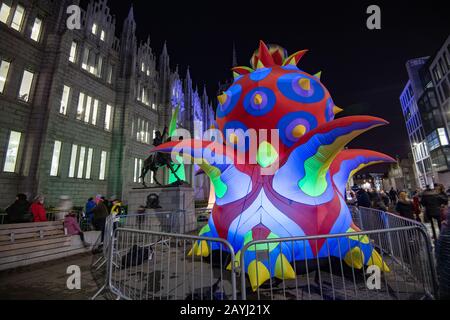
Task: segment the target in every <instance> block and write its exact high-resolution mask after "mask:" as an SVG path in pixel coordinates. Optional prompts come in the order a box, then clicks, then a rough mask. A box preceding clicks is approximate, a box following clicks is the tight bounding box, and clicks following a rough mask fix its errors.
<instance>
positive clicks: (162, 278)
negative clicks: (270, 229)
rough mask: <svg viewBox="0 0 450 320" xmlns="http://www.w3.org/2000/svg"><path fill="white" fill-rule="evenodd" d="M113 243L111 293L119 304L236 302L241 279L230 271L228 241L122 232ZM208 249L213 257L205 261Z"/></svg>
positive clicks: (117, 233)
mask: <svg viewBox="0 0 450 320" xmlns="http://www.w3.org/2000/svg"><path fill="white" fill-rule="evenodd" d="M197 241H198V243H199V244H198V246H196V247H195V248H194V250H193V251H194V252H193V254H191V255H190V256H189V255H188V252H189V251H190V250H191V248H193V247H194V243H196V242H197ZM113 242H114V243H113V245H112V247H111V248H112V250H111V251H110V257H109V264H108V266H109V271H108V289H109V290H111V292H112V293H113V294H115V295H117V297H118V298H120V299H125V300H130V299H133V300H172V299H174V300H185V299H187V300H227V299H233V300H235V299H236V274H235V272H233V271H231V272H230V271H227V270H226V266H227V264H228V263H229V262H231V261H235V256H234V252H233V248H232V247H231V245H230V244H229V243H228V242H227V241H226V240H223V239H216V238H208V237H198V236H191V235H182V234H170V233H165V232H156V231H144V230H135V229H126V228H118V229H116V230H115V234H114V237H113ZM207 246H208V247H209V248H211V247H213V246H214V247H215V249H216V250H215V251H214V254H209V255H208V256H206V254H205V250H207Z"/></svg>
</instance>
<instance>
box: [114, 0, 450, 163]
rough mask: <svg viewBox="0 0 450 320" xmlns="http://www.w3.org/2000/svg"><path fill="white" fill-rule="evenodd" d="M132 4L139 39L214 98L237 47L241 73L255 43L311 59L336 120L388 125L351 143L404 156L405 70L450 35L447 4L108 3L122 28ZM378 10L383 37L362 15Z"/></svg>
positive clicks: (308, 67)
mask: <svg viewBox="0 0 450 320" xmlns="http://www.w3.org/2000/svg"><path fill="white" fill-rule="evenodd" d="M336 2H337V1H336ZM131 3H133V4H134V13H135V19H136V21H137V26H138V27H137V32H138V38H139V39H140V40H145V39H146V38H147V36H148V35H150V38H151V43H152V44H151V45H152V48H153V49H154V51H155V53H156V54H157V55H158V56H159V54H160V52H161V48H162V46H163V43H164V41H165V40H166V41H167V45H168V50H169V55H170V59H171V65H172V66H173V68H174V67H175V66H176V64H178V65H179V66H180V73H181V75H182V76H184V74H185V72H186V67H187V66H188V65H189V66H190V68H191V76H192V78H193V80H194V83H196V84H198V86H199V88H200V89H201V90H203V85H206V87H207V90H208V93H209V94H210V96H211V97H214V96H215V95H216V92H217V84H218V82H219V81H223V80H225V79H227V78H229V77H230V76H231V72H230V67H231V63H232V47H233V42H234V43H235V45H236V50H237V59H238V64H239V65H245V66H249V60H250V57H251V55H252V54H253V51H254V50H255V49H256V48H257V46H258V41H259V40H260V39H261V40H264V41H265V42H266V43H276V44H279V45H281V46H283V47H285V48H286V49H287V50H288V52H289V53H290V54H291V53H293V52H295V51H298V50H302V49H309V50H310V51H309V53H308V54H307V55H306V56H305V57H304V58H303V59H302V61H301V62H300V65H299V66H300V68H301V69H302V70H304V71H306V72H309V73H313V74H314V73H316V72H317V71H320V70H322V71H323V73H322V82H323V83H324V84H325V86H326V87H327V88H328V89H329V91H330V93H331V95H332V96H333V99H334V101H335V103H336V104H337V105H338V106H340V107H342V108H344V110H345V112H344V113H342V114H340V116H348V115H357V114H359V115H373V116H379V117H382V118H384V119H386V120H388V121H389V122H390V125H389V126H387V127H382V128H377V129H374V130H372V131H371V132H369V133H366V134H364V135H363V136H361V137H360V138H358V139H357V140H356V141H355V142H353V143H352V144H351V147H363V148H368V149H374V150H377V151H381V152H385V153H387V154H389V155H391V156H394V157H395V156H396V155H399V156H401V157H405V156H406V155H407V152H408V149H409V142H408V137H407V133H406V127H405V124H404V121H403V115H402V113H401V108H400V104H399V96H400V93H401V91H402V89H403V88H404V86H405V84H406V82H407V73H406V69H405V62H406V61H407V60H408V59H412V58H417V57H423V56H432V55H433V54H434V53H435V52H436V51H437V50H438V49H439V48H440V46H441V44H442V43H443V42H444V41H445V39H446V37H447V36H448V35H449V34H450V11H449V10H448V8H447V7H448V6H446V5H445V2H444V1H442V2H440V1H422V2H418V1H417V2H416V1H408V2H405V1H389V2H387V1H386V2H380V1H377V2H365V1H339V4H336V3H335V2H333V3H332V2H331V1H330V3H328V1H300V0H298V1H295V2H287V1H270V2H267V1H264V2H263V1H261V2H259V4H257V3H258V2H257V1H251V2H250V1H236V2H231V1H185V3H184V4H180V2H179V1H148V0H136V1H125V0H121V1H112V0H109V5H110V7H111V9H112V12H113V13H114V14H115V15H116V18H117V22H118V25H117V27H118V30H121V24H122V21H123V19H124V18H125V17H126V16H127V14H128V11H129V8H130V5H131ZM370 4H377V5H379V6H380V7H381V12H382V30H375V31H372V30H368V29H367V28H366V19H367V17H368V14H366V9H367V7H368V6H369V5H370Z"/></svg>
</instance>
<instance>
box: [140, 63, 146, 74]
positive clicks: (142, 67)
mask: <svg viewBox="0 0 450 320" xmlns="http://www.w3.org/2000/svg"><path fill="white" fill-rule="evenodd" d="M141 71H142V72H145V63H143V62H142V64H141Z"/></svg>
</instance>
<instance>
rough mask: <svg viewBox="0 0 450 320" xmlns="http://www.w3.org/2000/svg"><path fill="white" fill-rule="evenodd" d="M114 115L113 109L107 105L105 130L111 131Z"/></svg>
mask: <svg viewBox="0 0 450 320" xmlns="http://www.w3.org/2000/svg"><path fill="white" fill-rule="evenodd" d="M112 115H113V109H112V107H111V106H110V105H109V104H108V105H106V113H105V130H107V131H111V124H112Z"/></svg>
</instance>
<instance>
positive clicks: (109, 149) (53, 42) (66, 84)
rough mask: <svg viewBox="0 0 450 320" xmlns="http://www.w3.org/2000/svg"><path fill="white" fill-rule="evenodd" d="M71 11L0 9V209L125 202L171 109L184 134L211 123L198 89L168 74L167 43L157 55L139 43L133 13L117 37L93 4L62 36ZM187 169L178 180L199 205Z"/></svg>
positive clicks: (24, 3)
mask: <svg viewBox="0 0 450 320" xmlns="http://www.w3.org/2000/svg"><path fill="white" fill-rule="evenodd" d="M74 3H75V4H77V1H73V0H71V1H67V0H61V1H50V0H39V1H36V0H20V1H17V0H1V1H0V114H1V115H2V116H1V117H0V169H1V171H0V189H1V190H2V191H1V192H0V208H2V207H5V206H6V205H7V204H9V203H11V202H12V201H13V200H14V197H15V195H16V194H17V193H19V192H23V193H27V194H28V195H29V196H30V197H32V196H34V195H37V194H43V195H45V196H46V199H47V204H48V205H56V204H57V202H58V199H59V197H60V196H61V195H68V196H70V197H72V199H73V200H74V203H75V204H76V205H82V204H83V203H84V202H85V201H86V199H87V198H88V197H90V196H93V195H96V194H103V195H106V196H109V197H110V196H115V197H119V198H122V199H123V200H124V201H125V202H126V201H127V197H128V192H129V190H131V189H132V188H133V187H138V186H140V181H139V175H140V169H141V168H142V165H143V161H144V159H146V157H147V156H148V154H149V150H150V149H151V148H152V140H153V135H154V132H155V131H156V130H162V129H163V128H164V127H165V126H168V124H169V122H170V119H171V117H172V113H173V110H174V108H175V106H180V108H181V112H180V116H179V119H178V120H179V123H178V124H179V126H180V127H183V128H186V129H188V130H190V131H192V134H193V135H194V132H193V130H194V126H195V125H197V126H199V127H200V128H202V129H201V131H204V130H206V129H207V128H208V127H209V126H210V124H211V123H212V122H213V120H214V113H213V108H212V104H211V102H210V100H209V98H208V96H207V94H206V90H205V89H203V92H200V91H199V90H198V89H197V88H196V87H195V88H194V85H193V82H192V79H191V76H190V71H189V69H187V72H186V75H185V76H181V75H180V74H179V72H178V67H177V68H175V69H174V68H172V67H171V65H170V57H169V54H168V49H167V46H166V44H164V48H163V50H162V52H161V53H160V55H158V56H157V55H156V54H155V53H154V52H153V50H152V48H151V44H150V38H148V39H147V40H145V41H138V39H137V37H136V28H137V25H136V22H135V19H134V14H133V8H131V9H130V12H129V14H128V17H127V18H126V20H125V21H124V23H123V28H122V30H121V31H120V32H119V31H118V30H116V21H115V18H114V16H113V15H112V13H111V12H110V9H109V7H108V4H107V1H106V0H97V1H94V0H92V1H91V2H90V3H89V4H88V6H87V7H86V8H82V10H81V28H79V29H74V30H70V29H68V28H67V24H66V22H67V19H68V17H69V15H68V14H67V11H66V10H67V7H68V6H70V5H73V4H74ZM195 134H196V135H199V134H201V132H200V133H199V132H197V133H195ZM194 171H195V168H193V167H192V166H186V179H187V180H188V182H189V183H191V184H192V185H194V186H196V197H197V198H198V199H206V198H207V196H208V194H209V189H208V186H209V185H208V184H207V183H206V180H205V178H204V177H201V176H200V177H195V174H194ZM161 174H162V176H161V178H160V179H165V177H164V176H165V175H166V174H167V173H161ZM148 179H149V180H148V181H147V182H148V183H152V182H153V181H152V180H153V177H151V176H149V177H148Z"/></svg>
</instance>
